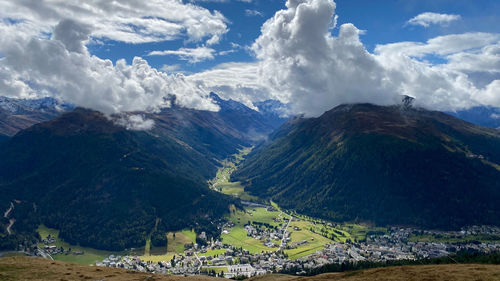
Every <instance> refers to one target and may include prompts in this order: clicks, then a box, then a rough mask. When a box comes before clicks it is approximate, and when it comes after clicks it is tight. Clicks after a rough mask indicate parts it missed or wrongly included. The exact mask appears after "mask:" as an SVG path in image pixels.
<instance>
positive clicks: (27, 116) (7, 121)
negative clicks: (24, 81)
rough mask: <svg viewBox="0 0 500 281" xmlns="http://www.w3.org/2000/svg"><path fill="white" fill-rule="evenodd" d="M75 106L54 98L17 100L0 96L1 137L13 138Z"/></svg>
mask: <svg viewBox="0 0 500 281" xmlns="http://www.w3.org/2000/svg"><path fill="white" fill-rule="evenodd" d="M73 108H74V106H72V105H70V104H66V103H61V102H59V101H57V100H56V99H53V98H49V97H47V98H41V99H15V98H7V97H2V96H0V136H1V135H6V136H13V135H15V134H16V133H17V132H18V131H20V130H22V129H26V128H28V127H30V126H32V125H34V124H37V123H40V122H43V121H47V120H50V119H52V118H54V117H56V116H59V115H60V114H61V113H63V112H66V111H69V110H72V109H73Z"/></svg>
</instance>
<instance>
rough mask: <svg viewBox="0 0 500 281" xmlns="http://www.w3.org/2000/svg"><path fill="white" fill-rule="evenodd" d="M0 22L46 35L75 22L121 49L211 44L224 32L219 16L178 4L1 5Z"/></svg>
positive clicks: (53, 1) (93, 0)
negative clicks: (18, 24) (24, 24)
mask: <svg viewBox="0 0 500 281" xmlns="http://www.w3.org/2000/svg"><path fill="white" fill-rule="evenodd" d="M0 17H1V18H2V19H11V20H15V21H26V22H29V23H32V24H33V25H36V26H37V29H42V30H45V31H46V32H50V31H51V30H52V28H53V27H54V26H55V25H56V24H58V23H59V22H60V21H61V20H64V19H76V20H78V21H79V22H82V23H84V24H87V25H89V26H91V27H92V33H91V35H92V37H94V38H107V39H111V40H116V41H121V42H127V43H145V42H160V41H165V40H173V39H178V38H184V39H185V40H187V41H193V42H198V41H202V40H205V39H206V40H207V41H206V42H207V44H214V43H217V42H218V41H219V40H220V38H221V36H222V35H223V34H225V33H226V32H227V31H228V28H227V25H226V22H227V19H226V18H225V17H224V16H223V15H222V14H221V13H220V12H217V11H213V12H211V11H209V10H207V9H205V8H203V7H200V6H197V5H195V4H190V3H183V1H180V0H150V1H140V0H119V1H108V0H88V1H73V0H46V1H1V2H0Z"/></svg>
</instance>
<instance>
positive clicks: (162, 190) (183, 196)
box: [0, 109, 235, 250]
mask: <svg viewBox="0 0 500 281" xmlns="http://www.w3.org/2000/svg"><path fill="white" fill-rule="evenodd" d="M216 169H217V167H216V166H215V165H214V164H213V163H212V162H211V161H210V160H208V159H206V158H205V157H204V156H203V155H202V154H200V153H199V152H197V151H196V150H193V149H192V148H190V147H189V146H185V145H182V144H179V143H178V141H177V140H175V139H171V138H166V137H163V138H160V137H158V136H155V135H153V134H151V133H148V132H139V131H128V130H126V129H124V128H122V127H118V126H115V125H114V124H113V122H112V121H110V120H108V119H107V118H106V117H104V116H103V115H102V114H100V113H98V112H94V111H89V110H84V109H76V110H74V111H73V112H70V113H66V114H64V115H62V116H60V117H58V118H56V119H54V120H52V121H48V122H45V123H41V124H38V125H35V126H33V127H31V128H29V129H27V130H24V131H21V132H20V133H18V134H17V135H15V136H14V137H12V138H11V139H9V140H8V141H7V142H6V143H4V144H3V145H2V146H1V147H0V190H1V192H2V196H1V199H0V200H1V201H2V202H0V203H1V204H0V205H1V206H2V208H3V207H5V209H7V206H8V205H9V203H10V202H11V201H13V200H18V201H20V202H21V203H19V204H17V203H16V204H14V205H15V206H16V208H15V209H14V212H13V214H12V217H14V218H16V219H17V220H18V221H16V223H15V224H14V225H13V228H12V231H13V232H14V233H18V234H21V233H29V232H30V231H32V230H33V229H31V228H33V226H36V225H37V224H38V223H39V222H43V223H44V224H46V225H47V226H49V227H53V228H57V229H59V230H60V236H61V237H62V238H63V239H64V240H65V241H67V242H69V243H73V244H81V245H83V246H91V247H94V248H99V249H110V250H122V249H124V248H128V247H136V246H141V245H144V242H145V237H146V236H147V234H149V233H150V232H151V230H152V229H153V227H154V226H155V223H156V221H157V220H158V221H159V224H158V227H157V229H158V231H167V230H179V229H183V228H186V227H199V226H201V225H203V226H206V230H207V231H209V230H210V227H211V226H212V222H213V221H216V220H217V219H218V218H220V217H221V216H222V215H223V214H224V213H227V212H228V211H229V205H230V204H234V203H235V202H233V199H231V198H230V197H228V196H225V195H222V194H219V193H216V192H214V191H211V190H210V189H209V188H208V186H207V184H206V180H207V179H209V178H211V177H213V175H215V173H216ZM20 206H25V207H24V208H21V207H20ZM26 206H29V207H26ZM21 218H28V221H27V222H25V223H22V222H21ZM214 233H215V231H214ZM13 236H15V235H13ZM13 236H8V237H7V238H8V239H11V238H12V239H14V240H15V238H14V237H13ZM2 239H3V238H2ZM8 239H5V240H4V239H3V242H6V241H7V240H8ZM12 243H15V241H14V242H12Z"/></svg>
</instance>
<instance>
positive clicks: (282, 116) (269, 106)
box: [255, 100, 288, 127]
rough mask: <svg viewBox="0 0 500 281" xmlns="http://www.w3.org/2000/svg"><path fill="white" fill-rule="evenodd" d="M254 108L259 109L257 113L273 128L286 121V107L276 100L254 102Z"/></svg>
mask: <svg viewBox="0 0 500 281" xmlns="http://www.w3.org/2000/svg"><path fill="white" fill-rule="evenodd" d="M255 106H256V107H257V108H258V109H259V112H260V113H261V114H262V115H264V116H265V117H266V118H267V119H268V120H269V122H270V123H271V124H272V125H273V126H275V127H279V126H281V125H282V124H283V123H284V122H285V121H286V120H288V117H286V116H287V113H288V108H287V106H286V105H284V104H283V103H281V102H279V101H277V100H265V101H261V102H256V103H255Z"/></svg>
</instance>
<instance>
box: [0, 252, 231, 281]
mask: <svg viewBox="0 0 500 281" xmlns="http://www.w3.org/2000/svg"><path fill="white" fill-rule="evenodd" d="M148 277H150V278H148ZM0 280H12V281H14V280H15V281H25V280H30V281H42V280H43V281H45V280H47V281H48V280H50V281H52V280H60V281H63V280H67V281H69V280H71V281H73V280H106V281H132V280H133V281H136V280H137V281H143V280H150V281H159V280H162V281H182V280H186V281H187V280H193V281H194V280H198V281H205V280H207V281H209V280H224V279H219V278H211V277H205V276H195V277H181V276H166V275H158V274H156V275H155V274H150V273H140V272H136V271H128V270H125V269H116V268H107V267H93V266H85V265H76V264H70V263H64V262H60V261H50V260H45V259H41V258H29V257H11V258H0Z"/></svg>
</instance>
